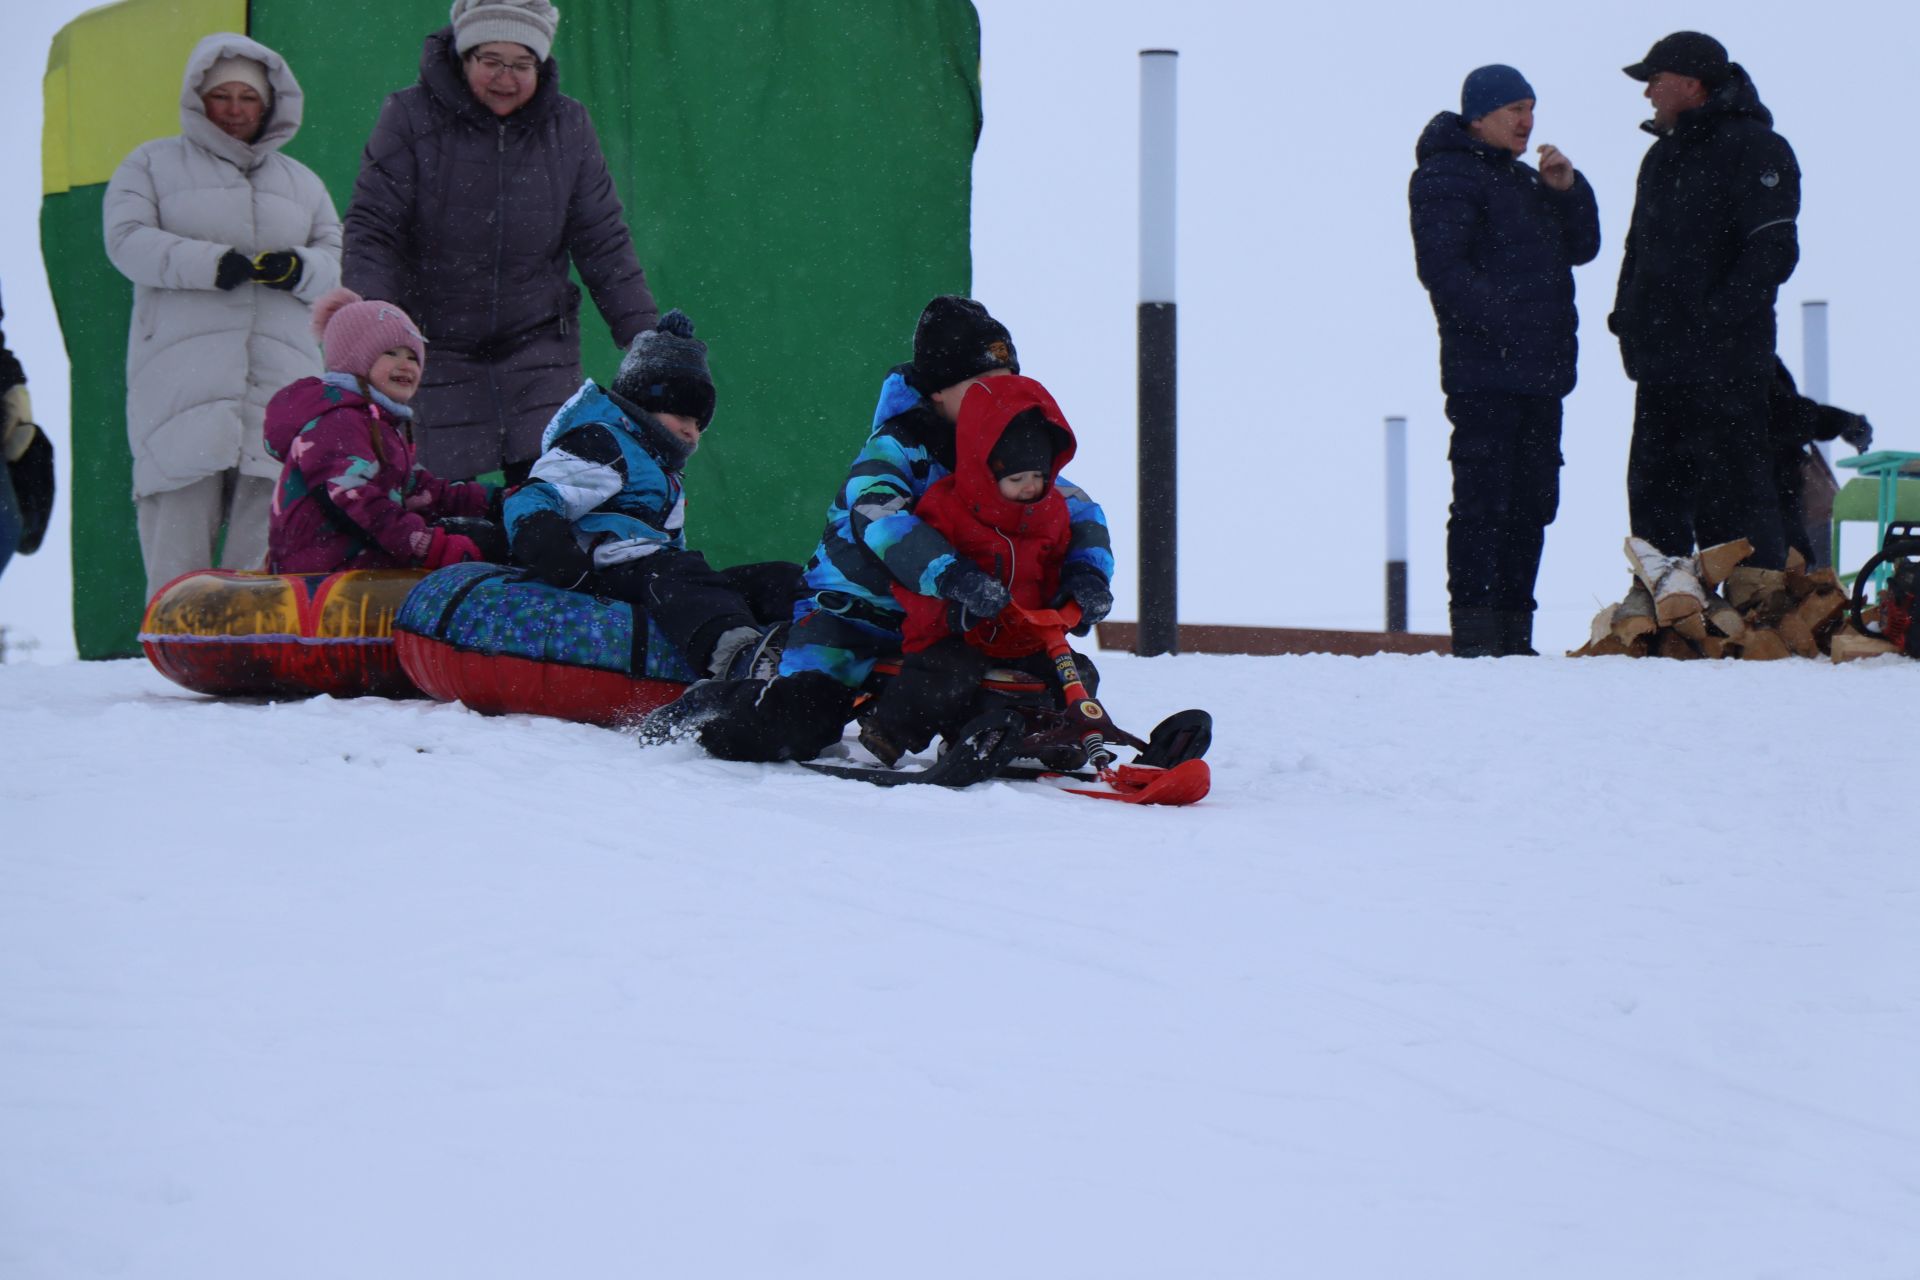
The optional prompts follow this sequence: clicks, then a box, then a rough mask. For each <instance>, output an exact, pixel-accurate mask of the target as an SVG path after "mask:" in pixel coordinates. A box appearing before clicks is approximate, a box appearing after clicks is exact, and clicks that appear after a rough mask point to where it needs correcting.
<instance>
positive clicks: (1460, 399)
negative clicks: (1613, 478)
mask: <svg viewBox="0 0 1920 1280" xmlns="http://www.w3.org/2000/svg"><path fill="white" fill-rule="evenodd" d="M1447 421H1449V422H1451V423H1452V424H1453V439H1452V442H1451V444H1450V445H1449V447H1448V449H1447V460H1448V461H1449V462H1451V463H1452V464H1453V505H1452V506H1451V507H1449V508H1448V514H1447V596H1448V599H1449V600H1450V602H1451V603H1452V606H1453V608H1454V609H1455V610H1463V609H1490V610H1500V611H1510V612H1517V613H1531V612H1533V608H1534V601H1533V583H1534V579H1535V578H1536V577H1537V576H1538V575H1539V573H1540V551H1541V548H1542V547H1544V546H1545V545H1546V538H1547V526H1548V525H1550V524H1552V523H1553V517H1554V515H1555V513H1556V512H1558V511H1559V509H1560V400H1559V398H1558V397H1557V396H1523V395H1509V394H1506V393H1504V392H1492V391H1476V392H1465V393H1462V394H1459V395H1451V396H1448V397H1447Z"/></svg>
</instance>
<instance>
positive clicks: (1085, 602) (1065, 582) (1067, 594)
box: [1053, 564, 1113, 636]
mask: <svg viewBox="0 0 1920 1280" xmlns="http://www.w3.org/2000/svg"><path fill="white" fill-rule="evenodd" d="M1069 600H1071V601H1073V602H1074V603H1075V604H1077V605H1079V606H1080V625H1078V626H1076V627H1075V628H1074V629H1073V634H1075V635H1077V636H1084V635H1086V634H1088V633H1089V632H1091V631H1092V630H1093V626H1094V624H1095V623H1096V622H1099V621H1100V620H1101V619H1103V618H1105V617H1106V616H1107V615H1108V614H1109V613H1111V612H1113V589H1112V588H1111V587H1110V586H1108V585H1107V579H1106V577H1105V575H1103V574H1102V573H1101V572H1100V571H1099V570H1098V569H1095V568H1093V567H1092V566H1091V565H1084V564H1070V565H1068V566H1067V567H1066V568H1064V569H1062V570H1061V571H1060V591H1059V594H1057V595H1056V596H1054V598H1053V606H1054V608H1056V609H1057V608H1059V607H1060V606H1061V605H1063V604H1065V603H1066V602H1067V601H1069Z"/></svg>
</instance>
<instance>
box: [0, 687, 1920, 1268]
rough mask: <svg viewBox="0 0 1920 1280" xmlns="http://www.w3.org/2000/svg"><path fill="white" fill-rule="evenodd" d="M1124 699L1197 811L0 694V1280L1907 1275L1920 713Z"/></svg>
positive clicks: (1655, 700)
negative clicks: (1208, 741)
mask: <svg viewBox="0 0 1920 1280" xmlns="http://www.w3.org/2000/svg"><path fill="white" fill-rule="evenodd" d="M1102 666H1103V669H1104V671H1105V672H1106V675H1107V680H1108V683H1107V687H1106V690H1105V692H1106V694H1107V701H1108V703H1109V706H1110V707H1111V708H1112V709H1113V711H1114V712H1115V714H1116V716H1117V717H1118V718H1119V719H1120V720H1121V721H1122V723H1126V724H1131V725H1135V726H1144V725H1147V724H1150V723H1151V722H1152V721H1153V720H1156V719H1158V718H1159V717H1160V716H1161V715H1163V714H1165V713H1167V712H1170V711H1173V710H1176V709H1178V708H1180V707H1183V706H1189V705H1199V706H1207V707H1210V708H1212V709H1213V710H1214V712H1215V714H1216V717H1217V737H1216V746H1215V752H1214V755H1213V757H1212V760H1213V764H1214V780H1215V790H1214V794H1213V796H1212V797H1211V798H1210V799H1208V800H1207V801H1206V802H1204V803H1203V804H1201V805H1199V806H1197V807H1195V808H1192V809H1187V810H1146V809H1129V808H1123V807H1121V806H1117V805H1103V804H1098V803H1094V802H1089V801H1081V800H1077V799H1073V798H1070V797H1064V796H1055V795H1048V794H1038V793H1035V792H1034V791H1032V790H1031V789H1028V788H1022V787H1018V786H1014V785H1009V784H994V785H988V786H983V787H980V788H976V789H974V790H971V791H967V792H964V793H948V792H938V791H931V789H924V790H909V791H894V792H882V791H878V790H875V789H872V788H867V787H862V786H860V785H858V784H855V783H846V782H840V781H836V780H831V779H826V778H821V777H817V776H814V775H811V774H807V773H804V772H802V771H800V770H796V769H790V768H778V767H756V766H741V765H732V764H726V763H721V762H716V761H712V760H708V759H705V758H703V757H701V756H700V755H698V754H697V753H696V752H695V751H694V750H693V749H691V748H679V747H675V748H664V749H659V750H655V751H652V752H642V751H639V750H636V749H635V748H634V746H633V744H632V743H631V742H630V741H629V740H627V739H625V738H623V737H621V736H619V735H616V734H612V733H608V732H604V731H600V730H596V729H590V728H583V727H579V726H573V725H566V724H560V723H556V722H551V721H540V720H533V719H521V718H507V719H484V718H481V717H478V716H475V715H472V714H469V713H467V712H465V711H463V710H461V709H459V708H457V707H449V706H435V705H431V704H427V703H383V702H374V701H356V702H333V701H326V700H322V701H317V702H310V703H305V704H290V705H243V704H220V703H214V702H210V701H207V700H204V699H200V698H197V697H195V696H193V695H190V694H187V693H185V692H184V691H181V690H179V689H176V688H174V687H173V686H171V685H168V684H167V683H165V682H164V681H163V680H161V679H160V678H159V677H158V676H156V675H154V674H153V673H152V672H151V671H150V670H149V669H148V668H146V667H145V666H144V664H140V663H117V664H106V665H90V666H81V665H62V666H51V667H31V666H27V667H0V726H3V727H4V735H5V742H6V764H5V765H4V767H3V768H0V815H3V823H4V825H3V826H0V1275H3V1276H6V1277H8V1278H9V1280H16V1278H17V1280H66V1278H68V1277H74V1278H78V1277H92V1276H105V1275H112V1276H121V1277H141V1278H146V1277H153V1278H160V1277H167V1278H174V1277H191V1278H192V1280H229V1278H232V1280H240V1278H245V1280H258V1278H259V1277H274V1278H275V1280H339V1278H340V1277H347V1276H353V1277H368V1278H377V1277H408V1278H417V1277H428V1276H447V1277H461V1278H462V1280H479V1278H490V1277H527V1276H536V1275H538V1276H556V1277H557V1276H565V1277H587V1276H616V1275H619V1276H635V1275H640V1276H660V1277H693V1276H713V1277H784V1276H820V1277H834V1278H835V1280H853V1278H860V1277H875V1278H880V1277H884V1278H887V1280H894V1278H897V1277H906V1276H911V1277H915V1278H916V1280H922V1278H926V1277H955V1278H961V1277H964V1278H966V1280H977V1278H978V1277H982V1276H989V1275H992V1276H1013V1277H1026V1276H1031V1277H1049V1278H1053V1277H1090V1278H1092V1277H1099V1278H1101V1280H1110V1278H1113V1277H1142V1278H1146V1277H1154V1278H1160V1277H1172V1276H1178V1277H1214V1276H1219V1277H1272V1276H1281V1275H1287V1276H1300V1277H1382V1278H1386V1277H1392V1278H1394V1280H1401V1278H1404V1277H1416V1276H1417V1277H1422V1278H1423V1280H1426V1278H1432V1277H1463V1278H1464V1277H1473V1278H1475V1280H1484V1278H1486V1277H1526V1278H1529V1280H1532V1278H1535V1277H1555V1278H1556V1280H1565V1278H1569V1277H1593V1278H1595V1280H1600V1278H1605V1280H1618V1278H1619V1277H1626V1276H1635V1277H1686V1278H1688V1280H1705V1278H1711V1277H1754V1276H1767V1277H1847V1278H1850V1280H1863V1278H1870V1277H1888V1278H1891V1277H1912V1276H1914V1275H1916V1274H1920V1102H1916V1089H1915V1087H1914V1081H1915V1078H1916V1075H1917V1074H1920V943H1917V942H1916V936H1917V935H1920V930H1916V926H1915V918H1916V914H1917V911H1920V893H1916V885H1917V884H1920V871H1916V839H1915V828H1914V795H1915V785H1914V765H1913V761H1914V749H1913V745H1912V741H1911V738H1912V732H1911V727H1912V725H1913V724H1914V722H1915V714H1914V708H1915V707H1916V705H1920V667H1916V666H1914V665H1912V664H1907V663H1903V662H1901V661H1900V660H1897V659H1882V660H1878V661H1876V662H1873V663H1864V664H1858V665H1855V666H1849V667H1843V668H1837V669H1836V668H1828V667H1825V666H1821V665H1815V664H1812V663H1801V662H1784V663H1776V664H1770V665H1758V664H1739V663H1719V664H1710V663H1692V664H1684V665H1683V664H1675V663H1661V662H1641V663H1630V662H1627V661H1625V660H1611V661H1606V660H1603V661H1589V662H1575V661H1568V660H1539V661H1521V660H1502V661H1497V662H1495V661H1483V662H1473V663H1466V662H1456V661H1450V660H1446V659H1440V658H1374V659H1366V660H1354V659H1339V658H1290V659H1250V658H1241V659H1228V658H1203V657H1191V656H1190V657H1183V658H1179V659H1159V660H1154V661H1142V660H1137V659H1130V658H1126V657H1121V656H1114V655H1108V656H1106V657H1104V658H1103V660H1102ZM1901 724H1905V725H1906V726H1907V729H1906V730H1904V731H1903V730H1901V729H1900V728H1899V727H1898V726H1899V725H1901Z"/></svg>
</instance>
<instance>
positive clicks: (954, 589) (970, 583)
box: [934, 560, 1013, 631]
mask: <svg viewBox="0 0 1920 1280" xmlns="http://www.w3.org/2000/svg"><path fill="white" fill-rule="evenodd" d="M934 590H935V591H937V592H939V593H940V598H941V599H942V600H947V601H950V602H951V603H953V604H954V605H956V606H958V616H957V617H955V618H953V623H954V628H953V629H954V630H955V631H966V630H969V629H970V628H972V627H975V626H978V625H979V624H980V623H982V622H987V621H990V620H991V619H994V618H997V617H999V616H1000V611H1001V610H1002V609H1004V608H1006V607H1007V606H1008V605H1010V604H1012V603H1013V597H1012V596H1011V595H1008V594H1007V589H1006V587H1004V586H1002V585H1001V583H1000V580H999V579H997V578H995V577H994V576H993V575H992V574H990V573H988V572H986V570H984V569H982V568H980V567H979V566H978V565H976V564H972V563H969V562H968V561H965V560H955V561H954V562H953V563H952V564H951V565H949V566H948V567H947V570H946V572H944V573H942V574H941V575H940V577H939V579H938V581H936V582H935V583H934Z"/></svg>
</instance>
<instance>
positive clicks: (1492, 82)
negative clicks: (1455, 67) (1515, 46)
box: [1460, 62, 1534, 123]
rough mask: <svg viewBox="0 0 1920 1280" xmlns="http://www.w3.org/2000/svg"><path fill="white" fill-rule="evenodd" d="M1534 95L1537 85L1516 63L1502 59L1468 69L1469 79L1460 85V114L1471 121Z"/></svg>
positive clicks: (1462, 117) (1463, 118)
mask: <svg viewBox="0 0 1920 1280" xmlns="http://www.w3.org/2000/svg"><path fill="white" fill-rule="evenodd" d="M1533 96H1534V92H1533V86H1532V85H1530V84H1528V83H1527V78H1526V77H1525V76H1523V75H1521V74H1520V73H1519V72H1518V71H1515V70H1514V69H1513V68H1512V67H1509V66H1503V65H1502V64H1500V63H1498V62H1496V63H1494V64H1493V65H1492V66H1488V67H1475V68H1474V69H1473V70H1472V71H1469V72H1467V80H1466V83H1465V84H1463V85H1461V86H1460V118H1461V119H1462V120H1465V121H1468V122H1469V123H1471V122H1473V121H1475V120H1478V119H1479V118H1480V117H1481V116H1484V115H1486V114H1487V113H1488V112H1490V111H1498V110H1499V109H1500V108H1502V107H1504V106H1506V105H1507V104H1508V103H1509V102H1518V101H1520V99H1522V98H1531V97H1533Z"/></svg>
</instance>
